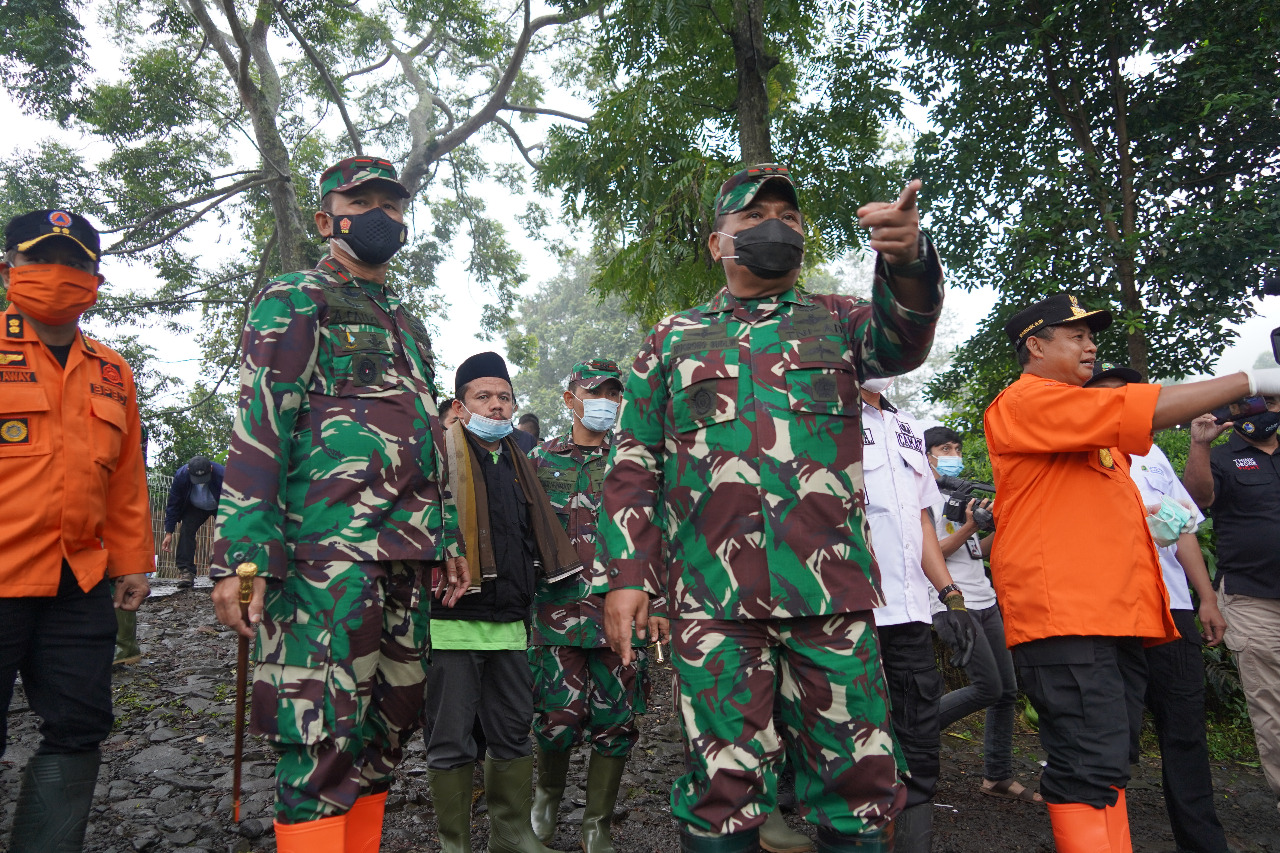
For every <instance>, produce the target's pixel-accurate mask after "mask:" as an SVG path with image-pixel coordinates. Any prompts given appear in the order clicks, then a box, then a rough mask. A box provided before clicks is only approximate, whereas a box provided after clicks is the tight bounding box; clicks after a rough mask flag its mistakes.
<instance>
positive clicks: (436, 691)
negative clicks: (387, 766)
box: [423, 649, 533, 770]
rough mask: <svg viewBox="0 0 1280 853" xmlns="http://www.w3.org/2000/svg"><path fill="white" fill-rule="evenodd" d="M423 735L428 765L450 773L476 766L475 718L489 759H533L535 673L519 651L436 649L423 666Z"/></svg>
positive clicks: (526, 655)
mask: <svg viewBox="0 0 1280 853" xmlns="http://www.w3.org/2000/svg"><path fill="white" fill-rule="evenodd" d="M424 716H425V717H426V719H425V721H424V722H425V725H424V726H423V730H424V732H425V733H426V739H427V766H428V767H430V768H431V769H432V770H452V769H454V768H455V767H461V766H462V765H463V764H470V763H471V762H473V761H475V760H476V758H477V757H480V756H479V754H478V749H477V746H476V741H475V738H474V737H473V736H472V732H473V729H474V727H475V723H476V717H477V716H478V717H479V718H480V726H481V728H483V729H484V737H485V740H486V741H487V744H486V748H487V749H488V753H489V755H492V756H493V757H494V758H496V759H498V760H499V761H510V760H511V759H513V758H523V757H524V756H526V755H532V754H533V740H532V737H531V735H530V732H531V727H532V725H533V670H531V669H530V668H529V655H528V653H527V652H525V651H523V650H521V651H494V652H470V651H465V650H451V649H434V650H432V652H431V662H430V664H428V666H427V702H426V708H425V710H424Z"/></svg>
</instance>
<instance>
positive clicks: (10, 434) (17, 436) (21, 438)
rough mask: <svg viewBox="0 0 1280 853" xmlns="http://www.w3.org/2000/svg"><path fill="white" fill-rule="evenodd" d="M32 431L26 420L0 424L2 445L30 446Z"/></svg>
mask: <svg viewBox="0 0 1280 853" xmlns="http://www.w3.org/2000/svg"><path fill="white" fill-rule="evenodd" d="M30 443H31V430H30V428H29V427H28V426H27V419H26V418H11V419H10V420H7V421H5V422H4V423H0V444H30Z"/></svg>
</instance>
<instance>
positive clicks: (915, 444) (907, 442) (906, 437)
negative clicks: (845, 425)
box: [864, 424, 924, 453]
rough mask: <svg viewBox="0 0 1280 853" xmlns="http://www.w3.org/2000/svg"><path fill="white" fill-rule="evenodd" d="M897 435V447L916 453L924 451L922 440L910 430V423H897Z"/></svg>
mask: <svg viewBox="0 0 1280 853" xmlns="http://www.w3.org/2000/svg"><path fill="white" fill-rule="evenodd" d="M897 437H898V446H899V447H901V448H903V449H905V450H914V451H916V452H917V453H923V452H924V440H923V439H922V438H920V437H919V436H917V435H915V434H913V433H912V432H911V425H910V424H898V432H897ZM864 443H865V442H864Z"/></svg>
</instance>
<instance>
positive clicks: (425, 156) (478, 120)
mask: <svg viewBox="0 0 1280 853" xmlns="http://www.w3.org/2000/svg"><path fill="white" fill-rule="evenodd" d="M603 2H604V0H595V2H593V3H591V4H589V5H587V6H586V7H584V8H582V9H579V10H577V11H574V12H566V13H564V14H558V15H543V16H542V17H540V18H534V19H531V11H530V0H524V3H523V8H524V27H523V29H522V30H521V31H520V37H519V39H518V40H517V41H516V45H515V48H514V49H513V50H512V52H511V57H510V59H509V60H508V61H507V66H506V69H505V70H504V71H503V73H502V77H501V78H500V79H499V81H498V83H497V85H496V86H495V87H494V89H493V92H492V94H491V95H490V96H489V99H488V101H486V102H485V104H484V105H483V106H482V107H481V108H480V109H479V110H478V111H476V112H475V113H473V114H472V115H471V116H470V117H469V118H467V119H466V120H465V121H463V122H462V124H460V125H458V126H457V127H455V128H454V129H453V130H452V131H450V132H449V133H446V134H443V135H441V136H437V137H434V138H415V139H414V144H413V147H412V148H411V149H410V151H409V158H408V162H406V163H405V167H404V170H403V173H402V175H403V178H402V180H403V181H404V183H405V186H407V187H408V188H409V191H410V192H414V191H416V190H417V187H418V186H419V185H420V184H421V181H422V177H423V175H424V174H425V172H426V166H427V163H428V162H430V161H431V160H434V159H437V158H439V157H443V156H444V155H445V154H448V153H449V152H450V151H452V150H453V149H455V148H457V147H458V146H459V145H461V144H463V143H464V142H466V141H467V140H468V139H469V138H471V135H472V134H474V133H475V132H476V131H477V130H479V129H480V128H481V127H483V126H484V125H486V124H488V123H489V122H490V121H492V120H493V118H494V117H495V116H496V115H497V114H498V112H499V111H500V110H501V109H502V105H503V104H504V103H506V100H507V94H508V93H509V92H510V91H511V87H512V86H513V85H514V84H515V81H516V77H517V76H518V75H519V73H520V68H521V66H522V65H523V64H524V59H525V56H526V55H527V54H528V52H529V45H530V43H531V42H532V41H533V37H534V36H535V35H537V34H538V32H539V31H540V30H543V29H545V28H546V27H553V26H560V25H562V24H568V23H572V22H574V21H577V20H581V19H582V18H585V17H587V16H588V15H590V14H592V13H593V12H594V11H595V10H596V8H597V7H598V6H599V5H601V4H602V3H603ZM414 130H415V131H416V130H417V129H416V128H415V129H414ZM415 136H416V133H415Z"/></svg>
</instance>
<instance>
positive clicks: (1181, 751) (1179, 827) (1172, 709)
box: [1085, 361, 1227, 853]
mask: <svg viewBox="0 0 1280 853" xmlns="http://www.w3.org/2000/svg"><path fill="white" fill-rule="evenodd" d="M1141 381H1142V375H1141V374H1140V373H1138V371H1136V370H1134V369H1132V368H1129V367H1123V366H1117V365H1114V364H1111V363H1109V362H1102V361H1099V362H1095V363H1094V366H1093V378H1092V379H1090V380H1089V381H1088V382H1086V383H1085V387H1086V388H1092V387H1104V388H1118V387H1120V386H1122V385H1124V384H1125V383H1126V382H1141ZM1129 474H1130V476H1132V477H1133V481H1134V483H1136V484H1137V486H1138V491H1140V492H1141V493H1142V501H1143V503H1145V504H1146V505H1147V511H1148V512H1152V513H1154V512H1158V511H1159V507H1160V502H1161V500H1163V499H1164V498H1166V497H1168V498H1171V499H1173V500H1174V501H1176V502H1177V503H1178V504H1180V505H1182V506H1183V507H1185V508H1186V509H1187V510H1189V511H1190V513H1191V515H1192V517H1193V518H1194V519H1195V524H1196V525H1197V526H1198V525H1199V524H1200V523H1201V522H1203V521H1204V516H1203V515H1202V514H1201V513H1200V510H1199V509H1197V508H1196V505H1195V502H1194V501H1193V500H1192V499H1191V495H1189V494H1188V493H1187V490H1186V489H1185V488H1183V486H1182V483H1181V482H1180V481H1179V480H1178V477H1177V475H1176V474H1175V473H1174V470H1173V465H1171V464H1170V463H1169V460H1168V458H1167V457H1166V456H1165V455H1164V452H1163V451H1162V450H1161V449H1160V448H1159V447H1158V446H1157V445H1154V444H1153V445H1151V452H1150V453H1148V454H1147V455H1145V456H1133V457H1130V464H1129ZM1156 544H1157V545H1159V544H1160V543H1159V542H1158V541H1157V543H1156ZM1158 551H1159V553H1160V569H1161V572H1162V573H1163V575H1164V585H1165V586H1166V587H1167V588H1168V590H1169V612H1171V613H1172V614H1173V621H1174V623H1175V624H1176V625H1177V626H1178V632H1179V633H1180V634H1181V635H1182V639H1180V640H1174V641H1173V642H1172V643H1165V644H1163V645H1159V646H1150V647H1148V648H1147V649H1145V654H1146V658H1147V673H1148V675H1147V697H1146V704H1147V707H1148V708H1149V709H1151V714H1152V716H1153V717H1154V718H1155V724H1156V737H1157V739H1158V740H1159V743H1160V757H1161V760H1162V764H1163V767H1162V769H1161V776H1162V781H1163V783H1164V802H1165V808H1166V809H1167V810H1168V812H1169V823H1170V824H1171V826H1172V828H1173V838H1174V841H1175V842H1176V843H1177V845H1178V850H1180V851H1184V850H1185V851H1188V853H1226V851H1227V839H1226V836H1225V835H1224V833H1223V831H1222V824H1221V823H1219V822H1218V815H1217V813H1216V812H1215V811H1214V807H1213V778H1212V776H1211V774H1210V771H1209V748H1208V745H1207V743H1206V741H1205V728H1204V658H1203V657H1202V656H1201V654H1200V646H1201V645H1202V644H1203V643H1205V642H1208V644H1209V645H1211V646H1216V645H1218V643H1220V642H1222V635H1223V632H1224V631H1225V630H1226V627H1227V623H1226V620H1225V619H1223V617H1222V614H1221V613H1220V612H1219V610H1218V600H1217V596H1216V594H1215V593H1214V591H1213V586H1212V583H1211V582H1210V580H1209V572H1208V570H1207V569H1206V568H1205V564H1204V557H1203V556H1202V555H1201V553H1200V543H1199V542H1197V541H1196V537H1195V533H1194V531H1192V532H1183V533H1181V534H1180V535H1178V538H1177V541H1176V542H1175V543H1174V544H1172V545H1166V546H1163V547H1159V548H1158ZM1188 582H1189V583H1190V584H1191V586H1193V587H1194V588H1195V591H1196V595H1197V596H1198V597H1199V599H1200V623H1201V625H1202V626H1203V632H1202V631H1201V630H1200V629H1198V628H1197V627H1196V611H1195V609H1194V607H1193V605H1192V602H1191V594H1190V593H1189V592H1188V590H1187V584H1188ZM1131 729H1132V731H1133V732H1134V733H1135V736H1136V733H1137V732H1138V731H1139V730H1140V726H1132V727H1131ZM1137 757H1138V744H1137V742H1136V737H1135V742H1134V743H1133V745H1132V747H1131V754H1130V759H1131V761H1137Z"/></svg>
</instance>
